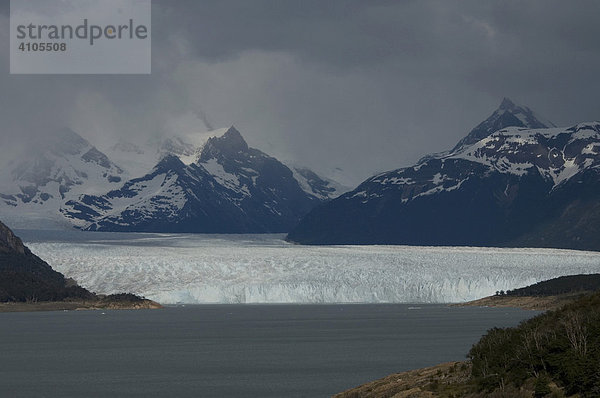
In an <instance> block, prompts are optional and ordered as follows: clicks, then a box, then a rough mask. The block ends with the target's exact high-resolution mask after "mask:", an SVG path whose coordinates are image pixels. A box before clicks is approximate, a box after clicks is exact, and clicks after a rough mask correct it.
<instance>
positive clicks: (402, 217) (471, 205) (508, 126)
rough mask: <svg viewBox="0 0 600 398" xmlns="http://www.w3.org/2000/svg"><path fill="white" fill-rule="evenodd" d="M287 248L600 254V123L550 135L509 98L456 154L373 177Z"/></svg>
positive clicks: (296, 233)
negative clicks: (300, 245) (455, 248)
mask: <svg viewBox="0 0 600 398" xmlns="http://www.w3.org/2000/svg"><path fill="white" fill-rule="evenodd" d="M540 127H542V128H540ZM288 240H290V241H293V242H299V243H305V244H406V245H435V246H437V245H448V246H461V245H469V246H529V247H557V248H569V249H587V250H600V123H597V122H594V123H581V124H578V125H575V126H572V127H569V128H547V124H544V123H542V122H541V121H539V120H538V119H536V118H535V116H534V114H533V113H532V112H531V111H530V110H529V109H528V108H522V107H518V106H516V105H514V104H513V103H512V102H510V101H508V100H505V101H504V102H503V103H502V105H501V106H500V108H499V109H498V110H496V111H495V112H494V113H493V114H492V116H490V118H488V119H487V120H486V121H484V122H483V123H482V124H480V125H479V126H477V127H476V128H475V129H473V131H472V132H471V133H470V134H469V135H468V136H467V137H466V138H465V139H463V140H462V141H461V142H460V143H459V144H458V145H457V146H456V148H455V149H453V150H452V151H448V152H445V153H440V154H434V155H431V156H428V157H425V158H423V159H422V160H421V161H420V162H419V163H418V164H416V165H415V166H413V167H407V168H403V169H398V170H394V171H390V172H387V173H382V174H379V175H376V176H374V177H372V178H370V179H368V180H367V181H365V182H363V183H362V184H360V185H359V186H358V187H357V188H356V189H355V190H353V191H351V192H348V193H346V194H344V195H342V196H340V197H339V198H337V199H335V200H333V201H330V202H328V203H325V204H324V205H321V206H319V207H317V208H315V209H314V210H313V211H311V212H310V213H309V214H308V215H307V216H305V217H304V218H303V219H302V221H301V222H300V224H299V225H298V226H297V227H296V228H295V229H294V230H292V231H291V232H290V233H289V235H288Z"/></svg>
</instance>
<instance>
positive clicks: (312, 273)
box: [23, 232, 600, 304]
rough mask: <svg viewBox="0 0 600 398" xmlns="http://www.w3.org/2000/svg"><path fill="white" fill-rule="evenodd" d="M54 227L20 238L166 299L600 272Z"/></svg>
mask: <svg viewBox="0 0 600 398" xmlns="http://www.w3.org/2000/svg"><path fill="white" fill-rule="evenodd" d="M69 234H70V235H69ZM26 235H27V234H26ZM29 235H31V234H29ZM51 235H52V237H51V238H50V237H49V236H45V237H42V238H31V239H29V238H28V237H27V236H23V237H24V238H25V241H26V244H27V245H28V246H29V247H30V248H31V250H32V251H33V252H34V253H35V254H37V255H38V256H40V257H41V258H43V259H45V260H46V261H47V262H48V263H49V264H50V265H51V266H52V267H53V268H54V269H56V270H57V271H59V272H62V273H63V274H65V276H67V277H71V278H74V279H75V280H77V281H78V282H79V284H81V285H82V286H84V287H85V288H87V289H90V290H92V291H95V292H97V293H100V294H110V293H117V292H132V293H136V294H139V295H143V296H145V297H147V298H150V299H152V300H155V301H158V302H160V303H163V304H177V303H185V304H201V303H455V302H464V301H468V300H473V299H477V298H480V297H484V296H489V295H492V294H494V293H495V292H496V291H499V290H508V289H514V288H518V287H522V286H526V285H529V284H532V283H535V282H539V281H542V280H546V279H550V278H554V277H558V276H563V275H570V274H585V273H597V272H600V253H597V252H586V251H573V250H558V249H533V248H531V249H527V248H526V249H521V248H519V249H510V248H475V247H414V246H302V245H295V244H291V243H288V242H285V241H284V240H283V235H202V234H136V233H128V234H111V233H84V232H78V233H75V232H72V233H68V234H63V236H62V237H61V238H58V239H57V238H56V236H54V234H51ZM74 236H76V238H75V239H74ZM61 239H62V240H61Z"/></svg>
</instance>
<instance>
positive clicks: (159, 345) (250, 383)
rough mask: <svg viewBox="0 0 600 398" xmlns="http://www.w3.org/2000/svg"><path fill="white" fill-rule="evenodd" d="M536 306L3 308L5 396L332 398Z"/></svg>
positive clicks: (449, 351)
mask: <svg viewBox="0 0 600 398" xmlns="http://www.w3.org/2000/svg"><path fill="white" fill-rule="evenodd" d="M534 314H535V313H534V312H532V311H522V310H517V309H494V308H456V307H447V306H444V305H414V304H413V305H408V304H407V305H404V304H388V305H381V304H380V305H372V304H368V305H192V306H185V307H169V308H165V309H164V310H140V311H71V312H41V313H2V314H0V352H2V362H1V365H0V396H3V397H4V396H6V397H57V396H60V397H326V396H330V395H331V394H333V393H336V392H340V391H342V390H345V389H348V388H351V387H353V386H356V385H359V384H361V383H364V382H367V381H371V380H374V379H376V378H379V377H383V376H386V375H388V374H390V373H394V372H399V371H403V370H408V369H413V368H419V367H423V366H428V365H434V364H436V363H440V362H445V361H452V360H462V359H464V357H465V354H466V353H467V351H468V350H469V348H470V347H471V345H472V344H473V343H474V342H475V341H477V340H478V338H479V337H480V336H481V335H482V334H483V333H484V332H485V331H486V330H487V329H489V328H491V327H493V326H509V325H516V324H517V323H518V322H519V321H521V320H523V319H525V318H528V317H531V316H533V315H534Z"/></svg>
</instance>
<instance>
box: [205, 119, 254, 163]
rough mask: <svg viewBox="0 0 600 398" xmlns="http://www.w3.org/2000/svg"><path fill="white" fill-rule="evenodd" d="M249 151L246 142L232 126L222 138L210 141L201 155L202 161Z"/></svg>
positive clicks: (210, 139) (212, 138)
mask: <svg viewBox="0 0 600 398" xmlns="http://www.w3.org/2000/svg"><path fill="white" fill-rule="evenodd" d="M247 150H248V144H247V143H246V140H244V137H242V134H240V132H239V131H238V130H237V129H236V128H235V127H234V126H231V127H230V128H229V129H227V131H226V132H225V133H224V134H223V135H222V136H220V137H211V138H209V139H208V141H207V142H206V144H205V145H204V148H202V152H201V153H200V161H201V162H202V161H207V160H209V159H212V158H215V157H218V155H219V154H230V155H233V154H236V153H238V152H245V151H247Z"/></svg>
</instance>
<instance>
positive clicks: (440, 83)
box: [0, 0, 600, 183]
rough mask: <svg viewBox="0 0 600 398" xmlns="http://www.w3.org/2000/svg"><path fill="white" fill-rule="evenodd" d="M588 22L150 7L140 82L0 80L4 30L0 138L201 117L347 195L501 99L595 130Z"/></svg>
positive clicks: (545, 4)
mask: <svg viewBox="0 0 600 398" xmlns="http://www.w3.org/2000/svg"><path fill="white" fill-rule="evenodd" d="M0 12H1V13H2V15H0V20H1V21H2V25H4V26H7V25H8V17H7V7H6V3H3V7H1V8H0ZM599 12H600V3H598V2H596V1H573V2H564V1H525V2H524V1H502V2H500V1H480V0H478V1H460V2H459V1H349V0H345V1H334V0H330V1H313V0H303V1H291V0H290V1H259V0H236V1H227V0H218V1H191V0H189V1H183V0H180V1H178V0H163V1H156V0H155V1H154V2H153V27H152V30H153V31H152V33H153V39H152V40H153V65H152V68H153V73H152V75H151V76H10V75H8V70H7V69H8V68H7V65H8V48H7V46H8V44H7V41H8V40H7V35H8V29H7V28H5V27H4V26H3V29H2V33H1V34H2V39H3V43H2V48H1V50H2V61H3V63H2V69H1V71H0V72H1V73H2V76H1V77H0V85H1V89H2V92H3V99H2V104H0V105H2V106H1V107H0V117H2V119H3V120H4V123H3V124H4V126H5V128H4V132H3V138H5V139H6V138H7V137H8V136H9V134H14V132H15V131H18V130H27V131H34V132H36V134H43V132H44V131H45V130H44V129H47V128H49V127H50V126H60V125H65V124H67V125H71V126H72V127H74V128H76V129H77V130H78V131H81V133H82V134H84V135H86V136H87V137H88V138H91V139H92V140H93V141H95V142H98V141H105V142H107V143H108V142H111V141H112V140H114V139H116V137H119V136H128V137H130V138H131V137H141V136H144V137H145V136H153V135H160V134H163V133H175V132H177V131H179V130H189V131H194V129H197V128H198V127H197V125H201V124H203V122H202V119H206V120H207V121H208V122H209V123H212V124H213V125H215V127H222V126H227V125H229V124H233V123H235V124H236V126H237V127H238V128H239V129H240V130H241V131H242V133H243V134H244V135H245V136H246V137H247V139H248V141H249V142H250V144H251V145H254V146H256V147H258V148H260V149H263V150H265V151H267V152H269V153H270V154H272V155H274V156H277V157H281V158H284V159H287V160H290V161H295V162H297V163H301V164H306V165H308V166H310V167H313V168H315V169H316V170H318V171H323V172H328V171H329V170H331V169H333V168H335V167H342V168H343V169H345V170H346V173H347V174H349V175H350V179H351V180H352V182H353V183H357V182H359V181H360V180H361V179H363V178H365V177H367V176H369V175H370V174H372V173H374V172H376V171H381V170H385V169H391V168H396V167H400V166H404V165H407V164H409V163H410V162H413V161H415V160H416V159H418V158H419V157H420V156H421V155H423V154H425V153H428V152H432V151H438V150H443V149H447V148H449V147H452V146H453V145H454V143H455V142H456V141H458V139H460V138H461V137H462V136H463V135H465V134H466V133H467V132H468V130H469V129H470V128H471V127H472V126H474V125H475V124H477V123H478V122H479V121H481V120H482V119H483V118H485V117H486V116H487V115H488V114H489V113H491V112H492V111H493V110H494V108H495V107H496V106H497V105H498V104H499V102H500V101H501V99H502V97H504V96H508V97H511V98H513V99H514V100H515V101H517V102H520V103H523V104H526V105H529V106H530V107H532V108H533V109H535V110H537V111H538V113H540V114H541V115H542V116H546V117H547V118H549V119H551V120H553V121H554V122H555V123H557V124H559V125H568V124H571V123H575V122H578V121H585V120H594V119H596V120H597V119H599V118H600V115H599V114H598V112H599V111H598V109H600V108H599V107H598V100H597V99H596V93H597V92H599V91H600V90H599V89H600V79H598V78H597V70H598V67H599V66H600V41H599V39H598V38H599V37H600V27H599V26H598V24H597V23H596V21H595V18H596V17H597V15H600V13H599ZM3 147H6V145H3ZM346 182H349V181H346Z"/></svg>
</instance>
